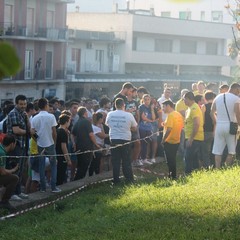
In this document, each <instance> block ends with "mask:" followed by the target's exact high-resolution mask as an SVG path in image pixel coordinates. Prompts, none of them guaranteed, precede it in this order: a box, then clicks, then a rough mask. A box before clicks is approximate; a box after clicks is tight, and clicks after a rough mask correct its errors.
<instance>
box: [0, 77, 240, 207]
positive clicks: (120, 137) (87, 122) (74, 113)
mask: <svg viewBox="0 0 240 240" xmlns="http://www.w3.org/2000/svg"><path fill="white" fill-rule="evenodd" d="M171 94H172V89H171V88H169V87H168V86H167V85H164V89H163V93H162V95H161V96H160V97H159V98H158V99H157V98H155V97H153V96H152V95H151V94H150V93H149V91H148V90H147V89H146V88H145V87H139V88H136V87H135V86H133V84H132V83H130V82H127V83H124V84H123V86H122V89H121V90H120V92H119V93H117V94H116V95H115V96H114V99H113V100H111V99H109V98H108V97H107V96H103V97H102V98H101V99H99V101H96V100H92V99H80V100H79V99H72V100H70V101H69V102H67V103H65V102H64V101H61V100H59V99H57V98H53V99H51V100H48V99H46V98H40V99H37V100H35V101H34V102H33V103H30V102H27V98H26V96H24V95H18V96H17V97H16V98H15V104H14V103H13V102H11V101H6V102H5V103H4V105H3V111H2V115H1V117H0V133H1V138H0V140H1V145H0V186H3V187H4V188H5V193H4V194H3V196H2V199H1V202H0V207H5V208H8V209H11V208H12V205H11V204H10V203H9V201H22V199H25V198H28V197H29V196H28V193H31V192H34V191H41V192H46V190H47V188H48V187H49V188H50V189H51V191H52V192H53V193H58V192H61V188H60V187H59V186H60V185H62V184H64V183H66V182H67V181H75V180H79V179H83V178H85V176H86V175H87V174H88V175H89V176H92V175H94V174H99V173H100V172H101V171H102V165H103V159H109V158H110V159H111V163H112V171H113V183H114V184H118V183H119V182H120V170H121V166H122V172H123V175H124V177H125V180H126V182H129V183H132V182H133V181H134V177H133V170H132V168H133V167H142V166H144V165H152V164H155V163H156V158H157V157H158V158H159V157H160V158H165V160H166V161H167V164H168V169H169V178H171V179H176V178H177V169H176V156H177V153H178V154H179V156H180V157H182V159H183V161H184V163H185V174H190V173H191V172H192V171H194V170H196V169H200V168H209V167H210V166H214V167H216V168H220V167H221V166H222V165H223V164H227V165H231V164H232V163H233V156H234V155H235V154H236V149H238V148H237V143H238V135H237V129H238V126H239V125H240V98H239V96H240V85H239V84H238V83H233V84H231V86H228V85H222V86H220V88H219V93H214V92H213V91H211V90H206V89H205V84H204V82H202V81H199V82H198V83H194V84H193V85H192V89H190V90H188V89H182V90H181V97H180V99H179V100H178V101H177V102H176V104H175V103H174V102H173V101H172V100H171ZM230 129H231V131H230ZM23 184H24V187H23ZM23 191H24V192H23Z"/></svg>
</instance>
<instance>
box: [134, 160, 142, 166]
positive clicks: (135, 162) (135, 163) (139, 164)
mask: <svg viewBox="0 0 240 240" xmlns="http://www.w3.org/2000/svg"><path fill="white" fill-rule="evenodd" d="M132 166H133V167H141V166H143V163H142V161H141V160H140V159H138V160H136V161H133V163H132Z"/></svg>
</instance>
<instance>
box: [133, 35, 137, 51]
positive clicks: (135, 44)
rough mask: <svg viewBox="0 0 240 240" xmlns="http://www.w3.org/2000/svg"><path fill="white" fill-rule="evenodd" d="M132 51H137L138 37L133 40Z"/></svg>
mask: <svg viewBox="0 0 240 240" xmlns="http://www.w3.org/2000/svg"><path fill="white" fill-rule="evenodd" d="M132 50H133V51H136V50H137V37H133V40H132Z"/></svg>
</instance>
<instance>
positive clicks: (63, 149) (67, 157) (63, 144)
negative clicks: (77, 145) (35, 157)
mask: <svg viewBox="0 0 240 240" xmlns="http://www.w3.org/2000/svg"><path fill="white" fill-rule="evenodd" d="M61 149H62V152H63V154H64V158H65V160H66V161H67V163H68V164H71V159H70V157H69V155H68V149H67V144H66V143H65V142H62V143H61Z"/></svg>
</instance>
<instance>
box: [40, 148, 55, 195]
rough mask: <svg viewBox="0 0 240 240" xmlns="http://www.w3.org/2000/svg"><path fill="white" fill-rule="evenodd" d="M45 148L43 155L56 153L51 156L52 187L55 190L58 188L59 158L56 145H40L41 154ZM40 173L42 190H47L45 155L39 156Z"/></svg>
mask: <svg viewBox="0 0 240 240" xmlns="http://www.w3.org/2000/svg"><path fill="white" fill-rule="evenodd" d="M43 150H44V153H43V155H54V156H51V157H49V162H50V167H51V188H52V190H54V189H55V188H56V181H57V159H56V150H55V145H52V146H49V147H45V148H43V147H40V146H38V152H39V154H40V153H41V152H42V151H43ZM39 175H40V185H41V190H42V191H46V180H45V157H39Z"/></svg>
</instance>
